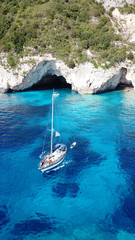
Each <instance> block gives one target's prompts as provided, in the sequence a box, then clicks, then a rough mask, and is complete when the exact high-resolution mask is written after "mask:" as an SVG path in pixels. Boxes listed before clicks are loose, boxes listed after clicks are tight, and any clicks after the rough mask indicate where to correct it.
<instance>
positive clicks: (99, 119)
mask: <svg viewBox="0 0 135 240" xmlns="http://www.w3.org/2000/svg"><path fill="white" fill-rule="evenodd" d="M58 92H59V93H60V95H59V97H57V98H56V99H55V103H54V105H55V114H54V122H55V125H56V128H57V130H58V131H59V132H60V133H61V142H62V143H65V144H66V145H67V146H68V152H67V155H66V157H65V160H64V162H63V163H62V165H61V166H59V167H58V168H57V169H55V171H52V172H48V173H44V174H42V173H41V172H40V171H39V170H38V164H39V160H40V159H39V155H40V154H41V151H42V147H43V142H44V136H45V129H46V127H47V128H49V127H50V122H49V124H48V119H49V117H50V106H51V94H52V90H44V91H33V92H32V91H31V92H23V93H12V94H1V95H0V106H1V108H0V153H1V159H0V163H1V164H0V179H1V181H0V239H4V240H33V239H34V240H44V239H45V240H48V239H49V240H68V239H71V240H88V239H89V240H101V239H103V240H127V239H128V240H133V239H135V121H134V119H135V92H134V91H129V92H122V91H116V92H110V93H105V94H100V95H79V94H77V93H76V92H72V91H71V90H68V89H58ZM47 124H48V126H47ZM49 134H50V133H49V131H48V132H47V138H46V143H47V145H46V150H48V149H49V146H50V136H49ZM57 141H60V139H58V138H57ZM75 141H76V142H77V145H76V146H75V147H74V148H73V149H72V150H71V149H70V145H71V143H73V142H75ZM54 143H56V139H55V140H54Z"/></svg>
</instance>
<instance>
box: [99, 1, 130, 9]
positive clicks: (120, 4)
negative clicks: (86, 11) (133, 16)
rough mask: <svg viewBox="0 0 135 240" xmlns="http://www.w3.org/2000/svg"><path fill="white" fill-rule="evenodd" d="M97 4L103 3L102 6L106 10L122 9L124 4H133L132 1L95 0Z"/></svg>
mask: <svg viewBox="0 0 135 240" xmlns="http://www.w3.org/2000/svg"><path fill="white" fill-rule="evenodd" d="M96 1H97V2H103V6H104V8H105V9H106V10H109V9H110V8H111V7H115V8H116V7H123V6H124V5H125V3H128V4H134V0H96Z"/></svg>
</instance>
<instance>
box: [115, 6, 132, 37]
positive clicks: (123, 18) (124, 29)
mask: <svg viewBox="0 0 135 240" xmlns="http://www.w3.org/2000/svg"><path fill="white" fill-rule="evenodd" d="M112 16H113V18H114V20H115V21H116V22H117V24H118V25H119V28H120V33H121V35H122V36H123V37H124V38H125V39H126V40H128V41H129V42H135V14H121V13H120V12H119V10H118V9H117V8H116V9H115V10H114V11H113V12H112Z"/></svg>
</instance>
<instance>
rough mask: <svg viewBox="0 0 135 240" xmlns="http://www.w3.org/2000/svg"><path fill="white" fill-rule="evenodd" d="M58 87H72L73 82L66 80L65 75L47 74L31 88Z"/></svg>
mask: <svg viewBox="0 0 135 240" xmlns="http://www.w3.org/2000/svg"><path fill="white" fill-rule="evenodd" d="M52 88H55V89H58V88H69V89H71V84H69V83H67V82H66V79H65V78H64V77H63V76H57V75H51V74H50V75H46V76H44V77H43V78H42V79H41V80H39V81H38V82H37V83H36V84H34V85H33V86H32V87H31V88H29V90H44V89H52Z"/></svg>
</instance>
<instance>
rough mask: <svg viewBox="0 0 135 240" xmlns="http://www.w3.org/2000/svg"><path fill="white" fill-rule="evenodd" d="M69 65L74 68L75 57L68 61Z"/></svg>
mask: <svg viewBox="0 0 135 240" xmlns="http://www.w3.org/2000/svg"><path fill="white" fill-rule="evenodd" d="M67 65H68V67H69V68H74V67H75V63H74V61H73V59H70V60H69V61H68V62H67Z"/></svg>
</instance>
